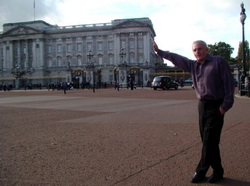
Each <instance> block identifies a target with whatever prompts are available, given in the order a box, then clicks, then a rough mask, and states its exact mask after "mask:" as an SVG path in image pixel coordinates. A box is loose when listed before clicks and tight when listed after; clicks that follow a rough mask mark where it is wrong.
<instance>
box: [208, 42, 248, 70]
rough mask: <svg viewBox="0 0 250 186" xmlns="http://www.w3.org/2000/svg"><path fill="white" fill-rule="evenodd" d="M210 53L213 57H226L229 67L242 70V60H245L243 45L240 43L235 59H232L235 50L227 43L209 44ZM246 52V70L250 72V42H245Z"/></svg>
mask: <svg viewBox="0 0 250 186" xmlns="http://www.w3.org/2000/svg"><path fill="white" fill-rule="evenodd" d="M208 47H209V53H210V54H211V55H219V56H222V57H224V58H225V59H226V60H227V61H228V63H229V65H235V66H238V68H239V69H242V58H243V44H242V42H240V43H239V47H238V53H237V56H236V57H235V58H233V57H231V55H232V53H233V51H234V48H232V47H231V46H230V45H229V44H227V43H225V42H218V43H215V44H209V45H208ZM245 51H246V70H247V71H249V66H250V50H249V42H248V41H245Z"/></svg>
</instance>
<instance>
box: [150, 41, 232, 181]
mask: <svg viewBox="0 0 250 186" xmlns="http://www.w3.org/2000/svg"><path fill="white" fill-rule="evenodd" d="M153 48H154V50H155V51H156V52H157V54H158V55H159V56H161V57H163V58H165V59H167V60H169V61H171V62H172V63H173V64H174V65H175V66H177V67H179V68H181V69H183V70H184V71H186V72H190V73H191V75H192V78H193V84H194V89H195V92H196V96H197V97H198V99H199V105H198V111H199V128H200V135H201V140H202V144H203V146H202V152H201V158H200V161H199V163H198V166H197V168H196V172H195V174H194V176H193V177H192V179H191V183H198V182H201V181H203V180H204V179H205V176H206V173H207V171H208V169H209V167H210V166H211V167H212V168H213V174H212V176H211V177H209V179H208V182H209V183H214V182H217V181H219V180H221V179H222V178H223V174H224V169H223V167H222V164H221V157H220V149H219V143H220V135H221V130H222V127H223V123H224V115H225V113H226V112H227V111H228V110H229V109H230V108H231V107H232V106H233V103H234V87H235V85H234V80H233V76H232V74H231V70H230V67H229V65H228V63H227V62H226V60H225V59H224V58H222V57H220V56H211V55H210V54H209V52H208V47H207V44H206V43H205V42H204V41H201V40H198V41H195V42H193V45H192V50H193V54H194V56H195V58H196V60H190V59H188V58H186V57H183V56H181V55H178V54H175V53H171V52H168V51H162V50H160V49H159V48H158V46H157V44H156V43H155V42H153Z"/></svg>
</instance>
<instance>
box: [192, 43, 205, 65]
mask: <svg viewBox="0 0 250 186" xmlns="http://www.w3.org/2000/svg"><path fill="white" fill-rule="evenodd" d="M192 50H193V53H194V56H195V58H196V59H197V61H198V62H199V63H202V62H204V61H205V59H206V56H207V54H208V48H207V47H206V45H204V44H203V43H201V42H197V43H194V44H193V46H192Z"/></svg>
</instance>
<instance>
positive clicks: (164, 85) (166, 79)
mask: <svg viewBox="0 0 250 186" xmlns="http://www.w3.org/2000/svg"><path fill="white" fill-rule="evenodd" d="M178 86H179V84H178V83H177V82H175V81H173V79H172V78H171V77H170V76H156V77H155V78H154V79H153V82H152V84H151V87H152V88H153V89H154V90H157V88H161V89H163V90H166V89H167V90H168V89H170V88H174V89H178Z"/></svg>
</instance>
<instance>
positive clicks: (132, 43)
mask: <svg viewBox="0 0 250 186" xmlns="http://www.w3.org/2000/svg"><path fill="white" fill-rule="evenodd" d="M103 45H104V43H103V42H97V45H96V49H97V51H102V50H104V46H103ZM62 47H63V45H62V44H57V45H56V52H57V53H61V52H62ZM72 47H73V44H72V43H68V44H66V51H67V53H71V52H72ZM107 47H108V48H107V49H108V50H113V49H114V42H113V41H109V42H108V46H107ZM121 48H126V41H122V42H121ZM129 48H130V49H134V48H135V40H129ZM138 48H143V41H142V40H139V41H138ZM86 49H87V51H90V50H91V51H92V50H93V43H92V42H88V43H87V45H86ZM82 50H83V44H82V43H76V51H77V52H81V51H82ZM47 51H48V53H49V54H51V53H52V45H48V46H47Z"/></svg>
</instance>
